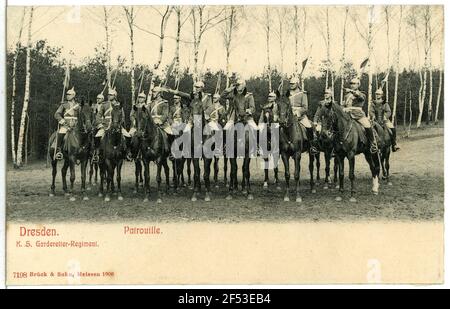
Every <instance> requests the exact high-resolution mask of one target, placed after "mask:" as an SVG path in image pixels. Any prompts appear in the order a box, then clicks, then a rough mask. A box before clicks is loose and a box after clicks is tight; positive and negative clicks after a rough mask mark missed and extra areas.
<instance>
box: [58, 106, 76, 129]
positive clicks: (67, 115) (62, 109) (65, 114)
mask: <svg viewBox="0 0 450 309" xmlns="http://www.w3.org/2000/svg"><path fill="white" fill-rule="evenodd" d="M79 112H80V105H79V104H78V103H77V102H76V101H72V102H67V101H66V102H64V103H62V104H61V105H60V106H59V107H58V109H57V110H56V112H55V119H56V120H58V122H60V121H61V120H62V119H64V120H65V126H67V127H71V128H73V127H74V126H75V125H76V124H77V122H78V115H79Z"/></svg>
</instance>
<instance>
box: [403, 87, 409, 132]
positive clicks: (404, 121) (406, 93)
mask: <svg viewBox="0 0 450 309" xmlns="http://www.w3.org/2000/svg"><path fill="white" fill-rule="evenodd" d="M407 99H408V92H407V91H405V105H404V106H403V130H405V131H406V105H407Z"/></svg>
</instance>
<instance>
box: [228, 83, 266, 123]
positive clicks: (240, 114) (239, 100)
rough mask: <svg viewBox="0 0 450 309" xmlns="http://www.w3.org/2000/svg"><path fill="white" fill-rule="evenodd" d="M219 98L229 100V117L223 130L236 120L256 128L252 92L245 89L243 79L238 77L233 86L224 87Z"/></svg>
mask: <svg viewBox="0 0 450 309" xmlns="http://www.w3.org/2000/svg"><path fill="white" fill-rule="evenodd" d="M221 98H223V99H228V100H229V108H228V111H227V112H228V118H229V119H228V123H227V125H226V126H225V128H224V129H225V130H226V129H228V127H229V126H231V125H232V124H233V123H236V122H241V123H244V124H248V125H249V126H250V127H251V128H253V129H255V130H257V129H258V126H257V125H256V123H255V120H254V119H253V114H254V113H255V111H256V108H255V99H254V97H253V94H252V93H251V92H248V91H247V85H246V83H245V81H244V80H242V79H239V80H238V81H237V82H236V83H235V84H234V85H233V86H231V87H228V88H227V89H225V91H224V92H223V93H222V95H221Z"/></svg>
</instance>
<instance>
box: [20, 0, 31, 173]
mask: <svg viewBox="0 0 450 309" xmlns="http://www.w3.org/2000/svg"><path fill="white" fill-rule="evenodd" d="M33 12H34V7H31V8H30V13H29V17H28V39H27V58H26V65H25V71H26V75H25V92H24V97H23V107H22V115H21V118H20V128H19V139H18V142H17V157H16V160H17V166H18V167H21V166H22V163H23V162H22V159H23V142H24V135H25V125H26V118H27V115H28V104H29V102H30V78H31V68H30V65H31V29H32V22H33Z"/></svg>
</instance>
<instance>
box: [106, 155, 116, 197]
mask: <svg viewBox="0 0 450 309" xmlns="http://www.w3.org/2000/svg"><path fill="white" fill-rule="evenodd" d="M105 163H106V194H105V202H109V201H110V200H111V198H110V194H111V184H112V180H113V177H114V167H113V165H112V162H111V160H109V159H106V162H105Z"/></svg>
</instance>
